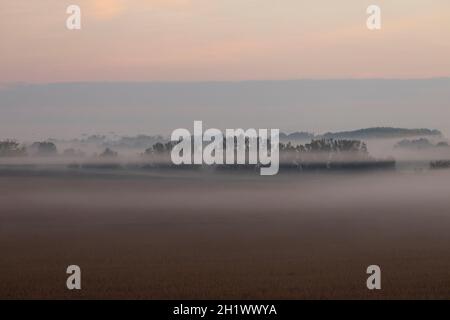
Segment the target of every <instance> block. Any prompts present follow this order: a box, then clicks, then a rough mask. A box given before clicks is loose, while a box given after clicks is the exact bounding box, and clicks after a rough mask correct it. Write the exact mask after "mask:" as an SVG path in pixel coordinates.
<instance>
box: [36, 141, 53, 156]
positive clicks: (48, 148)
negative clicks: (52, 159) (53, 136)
mask: <svg viewBox="0 0 450 320" xmlns="http://www.w3.org/2000/svg"><path fill="white" fill-rule="evenodd" d="M30 150H32V151H33V153H34V154H36V155H38V156H54V155H56V154H57V149H56V145H55V144H54V143H53V142H34V143H33V144H32V145H31V147H30Z"/></svg>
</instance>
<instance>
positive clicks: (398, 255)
mask: <svg viewBox="0 0 450 320" xmlns="http://www.w3.org/2000/svg"><path fill="white" fill-rule="evenodd" d="M449 178H450V171H445V170H444V171H439V172H422V173H396V172H390V173H386V174H383V173H378V174H365V173H358V174H289V175H279V176H277V177H260V176H257V175H247V174H244V175H239V174H229V175H225V174H208V173H189V172H165V173H155V172H153V173H151V172H147V173H139V172H138V173H136V172H114V171H111V172H109V171H98V172H97V171H74V172H71V171H67V172H66V171H65V170H52V169H48V168H47V169H45V170H41V171H36V170H31V171H29V170H24V169H20V168H15V169H5V168H2V169H1V170H0V253H1V258H0V298H7V299H8V298H45V299H47V298H63V299H66V298H67V299H70V298H107V299H109V298H112V299H115V298H139V299H140V298H146V299H147V298H148V299H200V298H202V299H225V298H226V299H304V298H306V299H313V298H323V299H331V298H338V299H345V298H357V299H360V298H361V299H366V298H376V299H377V298H400V299H401V298H415V299H416V298H417V299H421V298H446V299H448V298H450V205H449V199H450V179H449ZM70 264H77V265H79V266H80V267H81V268H82V290H81V291H68V290H67V289H66V287H65V282H66V276H67V275H66V273H65V270H66V267H67V266H68V265H70ZM371 264H378V265H380V267H381V269H382V290H381V291H377V292H373V291H369V290H367V288H366V279H367V274H366V268H367V266H368V265H371Z"/></svg>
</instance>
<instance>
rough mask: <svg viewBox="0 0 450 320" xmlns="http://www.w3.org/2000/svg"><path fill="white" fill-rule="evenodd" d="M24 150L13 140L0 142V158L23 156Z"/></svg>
mask: <svg viewBox="0 0 450 320" xmlns="http://www.w3.org/2000/svg"><path fill="white" fill-rule="evenodd" d="M25 154H26V149H25V147H23V146H20V145H19V143H18V142H16V141H14V140H3V141H0V157H17V156H24V155H25Z"/></svg>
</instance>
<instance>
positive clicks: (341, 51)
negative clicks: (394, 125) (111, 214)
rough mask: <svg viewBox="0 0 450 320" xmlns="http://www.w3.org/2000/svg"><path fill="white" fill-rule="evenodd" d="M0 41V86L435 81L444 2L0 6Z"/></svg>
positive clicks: (66, 0) (54, 0)
mask: <svg viewBox="0 0 450 320" xmlns="http://www.w3.org/2000/svg"><path fill="white" fill-rule="evenodd" d="M71 4H77V5H79V6H80V8H81V12H82V21H81V22H82V29H81V30H76V31H73V30H72V31H69V30H67V29H66V25H65V21H66V19H67V17H68V14H67V13H66V8H67V6H69V5H71ZM371 4H377V5H379V6H380V7H381V14H382V15H381V17H382V28H381V30H377V31H370V30H368V29H367V27H366V20H367V17H368V15H367V13H366V9H367V7H368V6H369V5H371ZM0 39H1V42H0V55H1V59H0V83H3V84H4V83H14V82H27V83H52V82H74V81H75V82H77V81H209V80H229V81H236V80H279V79H336V78H347V79H348V78H405V79H406V78H431V77H447V76H449V75H450V59H449V58H448V57H449V56H450V1H448V0H395V1H391V0H389V1H388V0H344V1H335V0H314V1H313V0H309V1H304V0H39V1H38V0H30V1H17V0H1V1H0Z"/></svg>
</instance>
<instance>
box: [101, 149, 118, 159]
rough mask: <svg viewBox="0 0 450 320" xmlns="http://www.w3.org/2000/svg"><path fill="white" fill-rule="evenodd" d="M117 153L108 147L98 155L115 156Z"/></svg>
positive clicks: (104, 156) (102, 156) (103, 156)
mask: <svg viewBox="0 0 450 320" xmlns="http://www.w3.org/2000/svg"><path fill="white" fill-rule="evenodd" d="M118 155H119V154H118V153H117V152H116V151H114V150H111V149H110V148H106V149H105V150H104V151H103V152H102V153H101V154H100V157H101V158H116V157H117V156H118Z"/></svg>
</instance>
